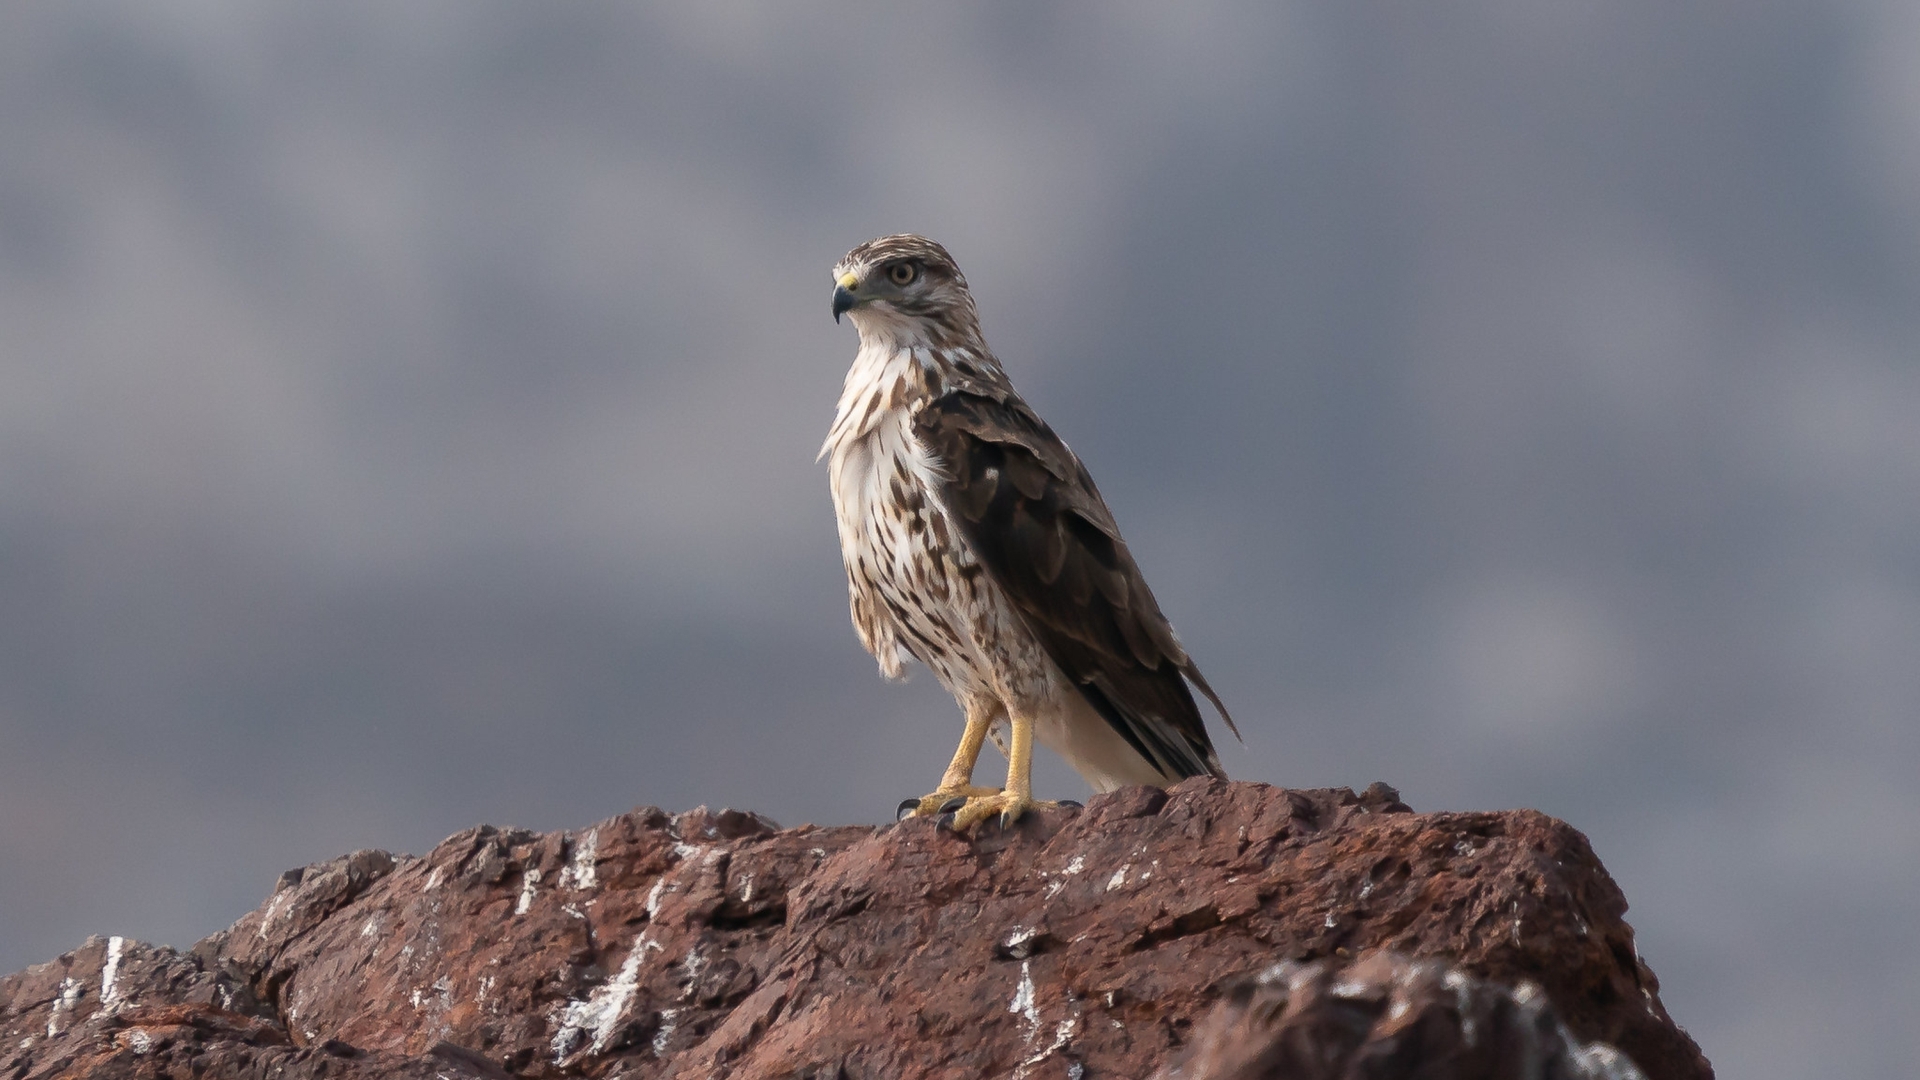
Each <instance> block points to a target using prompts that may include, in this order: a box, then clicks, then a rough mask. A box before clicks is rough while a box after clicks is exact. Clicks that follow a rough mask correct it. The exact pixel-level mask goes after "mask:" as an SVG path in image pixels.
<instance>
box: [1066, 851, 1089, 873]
mask: <svg viewBox="0 0 1920 1080" xmlns="http://www.w3.org/2000/svg"><path fill="white" fill-rule="evenodd" d="M1086 868H1087V860H1086V859H1085V858H1084V857H1082V856H1079V855H1075V856H1074V857H1073V858H1072V859H1071V860H1070V861H1069V862H1068V863H1067V868H1066V869H1065V870H1062V871H1060V872H1061V873H1063V874H1077V873H1079V872H1080V871H1082V870H1085V869H1086Z"/></svg>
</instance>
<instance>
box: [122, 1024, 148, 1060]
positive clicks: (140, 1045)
mask: <svg viewBox="0 0 1920 1080" xmlns="http://www.w3.org/2000/svg"><path fill="white" fill-rule="evenodd" d="M127 1048H128V1049H129V1050H132V1051H133V1052H134V1053H135V1054H145V1053H147V1052H148V1051H150V1050H152V1049H153V1036H151V1035H148V1034H147V1029H146V1028H134V1029H132V1030H131V1031H128V1032H127Z"/></svg>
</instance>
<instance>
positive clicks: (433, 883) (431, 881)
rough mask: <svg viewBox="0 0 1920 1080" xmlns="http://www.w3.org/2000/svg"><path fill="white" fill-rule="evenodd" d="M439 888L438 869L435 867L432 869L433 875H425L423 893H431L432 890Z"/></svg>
mask: <svg viewBox="0 0 1920 1080" xmlns="http://www.w3.org/2000/svg"><path fill="white" fill-rule="evenodd" d="M439 887H440V868H439V867H437V866H436V867H434V868H433V873H431V874H428V875H427V887H426V890H425V891H427V892H432V891H433V890H435V889H437V888H439Z"/></svg>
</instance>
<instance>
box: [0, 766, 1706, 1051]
mask: <svg viewBox="0 0 1920 1080" xmlns="http://www.w3.org/2000/svg"><path fill="white" fill-rule="evenodd" d="M1625 909H1626V903H1625V900H1624V899H1623V898H1622V896H1621V894H1620V891H1619V889H1618V888H1617V887H1616V886H1615V885H1614V883H1613V882H1612V881H1611V880H1610V879H1609V878H1608V877H1607V874H1606V872H1605V870H1604V869H1603V868H1602V867H1601V865H1600V863H1599V861H1598V860H1597V859H1596V858H1595V857H1594V855H1593V852H1592V850H1591V849H1590V848H1589V847H1588V845H1587V842H1586V839H1585V838H1584V837H1582V836H1581V835H1580V833H1578V832H1577V831H1575V830H1574V829H1572V828H1571V827H1569V826H1567V825H1566V824H1564V823H1562V822H1559V821H1555V820H1553V819H1551V818H1548V817H1546V816H1544V815H1541V814H1537V813H1533V812H1530V811H1509V812H1503V813H1468V814H1414V813H1412V812H1411V811H1410V810H1409V809H1408V808H1407V807H1406V806H1404V805H1402V804H1401V803H1400V802H1399V800H1398V797H1397V795H1395V794H1394V792H1393V791H1392V790H1391V789H1389V788H1386V787H1385V786H1384V785H1375V786H1374V787H1372V788H1369V789H1368V790H1367V791H1366V792H1365V793H1362V794H1359V795H1356V794H1354V793H1353V792H1351V791H1347V790H1344V789H1336V790H1313V791H1288V790H1282V789H1278V788H1272V787H1268V786H1266V785H1262V784H1248V783H1226V782H1221V781H1215V780H1204V779H1203V780H1192V781H1187V782H1185V783H1183V784H1180V785H1179V786H1177V787H1175V788H1173V789H1170V790H1169V791H1166V792H1161V791H1157V790H1152V789H1145V788H1132V789H1127V790H1123V791H1119V792H1114V793H1112V794H1110V795H1104V796H1100V797H1098V798H1095V799H1094V800H1092V801H1091V802H1090V803H1089V804H1088V805H1087V807H1086V808H1085V809H1084V810H1077V811H1075V810H1061V811H1045V812H1037V813H1034V814H1031V815H1029V816H1028V817H1027V818H1026V819H1024V820H1023V821H1021V822H1019V823H1018V824H1017V825H1016V826H1014V827H1013V828H1012V829H1010V830H1008V831H1006V832H1004V833H1002V832H998V831H994V830H991V829H990V830H988V831H986V832H985V833H984V834H983V835H981V836H980V837H978V838H968V837H964V836H958V835H955V834H954V833H952V832H951V831H948V830H945V829H942V828H940V827H938V826H936V825H935V824H934V823H932V822H929V821H908V822H904V823H901V824H899V825H893V826H888V827H885V828H880V829H873V828H866V827H857V828H856V827H845V828H816V827H813V826H801V827H799V828H794V829H786V830H782V829H780V828H778V827H777V826H775V825H774V824H773V823H772V822H770V821H767V820H766V819H764V818H761V817H758V816H755V815H751V814H744V813H739V812H736V811H722V812H718V813H715V812H710V811H707V810H705V809H700V810H694V811H691V812H688V813H685V814H680V815H677V816H672V817H670V816H668V815H667V814H665V813H662V812H661V811H659V810H655V809H651V808H646V809H640V810H636V811H634V812H632V813H629V814H625V815H622V816H620V817H616V818H611V819H609V820H607V821H603V822H601V823H600V824H598V825H596V826H593V827H592V828H589V829H585V830H581V831H578V832H565V833H546V834H536V833H530V832H524V831H519V830H500V829H494V828H488V827H481V828H477V829H472V830H468V831H467V832H463V833H460V834H458V835H456V836H453V837H451V838H449V839H448V840H447V841H445V842H444V843H442V844H441V845H440V846H439V847H437V848H435V849H434V850H433V851H432V852H430V853H428V854H427V855H426V856H425V857H421V858H412V857H404V856H390V855H387V854H385V853H383V852H358V853H355V854H353V855H350V856H347V857H345V858H341V859H336V860H334V861H332V862H329V863H323V864H320V865H317V866H312V867H307V868H305V869H304V870H299V871H292V872H289V873H288V874H286V875H283V876H282V878H281V880H280V882H279V884H278V886H277V887H276V889H275V891H274V892H273V894H272V895H271V896H270V897H269V898H268V899H267V901H266V903H265V904H263V905H262V906H261V907H260V909H259V910H257V911H255V912H253V913H251V914H249V915H247V916H246V917H244V918H242V919H241V920H240V921H239V922H238V923H235V924H234V925H233V926H232V927H231V928H230V929H228V930H226V931H224V932H222V933H220V934H217V935H215V936H213V937H211V938H208V939H207V940H205V941H203V942H201V943H199V944H198V945H196V946H195V947H194V948H193V949H192V950H190V951H188V952H184V953H178V952H175V951H173V950H170V949H164V948H155V947H151V946H147V945H142V944H139V943H136V942H130V941H125V940H123V939H119V938H113V939H108V940H100V939H94V940H92V941H89V942H88V943H87V944H86V945H85V946H84V947H82V948H80V949H78V950H76V951H75V952H73V953H70V954H68V955H65V956H62V957H61V958H59V959H58V960H56V961H53V962H52V963H49V964H42V965H40V966H38V967H34V968H31V969H28V970H27V971H25V972H22V973H19V974H16V975H13V976H9V977H7V978H5V979H0V1080H26V1078H28V1077H33V1078H39V1077H48V1078H51V1077H56V1076H79V1077H101V1078H104V1077H119V1076H129V1077H131V1076H183V1077H184V1076H188V1075H192V1076H204V1077H251V1076H260V1077H267V1076H282V1077H304V1076H313V1077H374V1076H403V1077H411V1076H419V1077H430V1076H447V1077H453V1076H465V1077H494V1078H497V1077H502V1076H510V1075H511V1076H531V1077H547V1076H607V1077H612V1076H631V1077H710V1076H724V1077H738V1078H747V1077H768V1078H784V1077H794V1078H799V1077H808V1078H814V1077H832V1078H849V1080H854V1078H869V1077H871V1078H881V1077H886V1078H895V1077H901V1078H904V1077H954V1078H960V1077H966V1078H974V1077H982V1076H1023V1077H1035V1078H1039V1077H1084V1078H1089V1080H1097V1078H1101V1077H1110V1076H1124V1077H1135V1078H1138V1077H1145V1076H1147V1075H1149V1074H1152V1073H1154V1072H1155V1070H1157V1069H1163V1068H1164V1069H1170V1070H1172V1071H1169V1072H1167V1073H1165V1074H1164V1075H1166V1076H1169V1077H1172V1076H1181V1077H1201V1076H1206V1077H1227V1076H1234V1077H1240V1076H1247V1077H1251V1076H1265V1075H1294V1074H1293V1073H1273V1072H1261V1071H1251V1072H1250V1071H1246V1070H1247V1069H1249V1068H1265V1066H1260V1065H1259V1064H1258V1063H1259V1062H1262V1061H1267V1060H1269V1059H1271V1060H1283V1059H1281V1058H1271V1054H1269V1056H1268V1057H1262V1056H1261V1055H1262V1054H1268V1053H1269V1051H1270V1050H1271V1047H1272V1046H1276V1045H1284V1046H1287V1047H1292V1048H1293V1050H1288V1051H1286V1052H1287V1053H1293V1052H1295V1051H1300V1052H1310V1053H1314V1054H1319V1055H1320V1056H1319V1058H1316V1059H1315V1060H1322V1059H1324V1060H1326V1061H1334V1060H1341V1061H1355V1060H1365V1061H1371V1062H1374V1065H1373V1066H1369V1067H1370V1068H1372V1069H1373V1071H1356V1072H1351V1073H1333V1072H1327V1073H1300V1074H1299V1075H1303V1076H1319V1075H1329V1076H1331V1075H1356V1076H1359V1075H1364V1076H1377V1077H1382V1078H1385V1077H1389V1076H1401V1075H1407V1076H1412V1075H1416V1072H1414V1071H1406V1070H1404V1069H1403V1071H1401V1072H1393V1071H1390V1070H1388V1071H1383V1070H1384V1069H1385V1067H1384V1066H1380V1065H1379V1062H1382V1061H1387V1062H1391V1061H1395V1060H1398V1061H1402V1063H1403V1064H1407V1063H1411V1064H1412V1065H1414V1066H1418V1065H1419V1064H1420V1062H1421V1061H1427V1062H1429V1064H1430V1066H1431V1067H1430V1068H1429V1069H1428V1071H1426V1072H1418V1073H1417V1075H1421V1076H1456V1075H1457V1076H1479V1075H1487V1076H1493V1075H1498V1076H1509V1075H1511V1076H1515V1077H1521V1076H1533V1075H1541V1076H1581V1075H1592V1076H1623V1077H1624V1076H1631V1075H1633V1073H1632V1068H1633V1065H1637V1066H1638V1068H1639V1069H1640V1070H1641V1071H1642V1072H1643V1073H1644V1074H1645V1075H1646V1076H1649V1077H1654V1078H1657V1080H1668V1078H1673V1080H1694V1078H1706V1077H1710V1076H1711V1075H1712V1074H1711V1071H1710V1070H1709V1068H1708V1066H1707V1063H1706V1061H1705V1059H1704V1058H1702V1057H1701V1055H1700V1053H1699V1051H1698V1049H1697V1048H1695V1047H1694V1045H1693V1043H1692V1042H1691V1040H1689V1039H1688V1038H1687V1036H1686V1035H1685V1033H1684V1032H1682V1031H1680V1029H1679V1028H1677V1027H1676V1026H1675V1025H1674V1024H1673V1022H1672V1021H1671V1020H1670V1019H1669V1018H1668V1017H1667V1015H1666V1012H1665V1010H1664V1009H1663V1008H1662V1006H1661V1004H1660V998H1659V992H1658V990H1659V988H1658V983H1657V981H1656V980H1655V979H1654V977H1653V973H1652V972H1651V971H1649V970H1648V969H1647V968H1646V966H1645V965H1644V964H1643V963H1642V962H1641V961H1640V959H1639V956H1638V954H1637V953H1636V952H1635V950H1634V946H1633V932H1632V930H1631V928H1629V927H1628V926H1627V925H1626V924H1625V923H1624V922H1623V921H1622V915H1623V914H1624V912H1625ZM1276 965H1279V966H1276ZM1316 965H1317V966H1316ZM1210 1010H1211V1011H1210ZM1409 1018H1411V1019H1409ZM1409 1025H1411V1027H1410V1026H1409ZM1409 1031H1413V1032H1417V1033H1418V1038H1415V1037H1413V1036H1411V1035H1408V1034H1407V1033H1408V1032H1409ZM1449 1032H1450V1034H1449ZM1528 1033H1531V1034H1528ZM1202 1036H1204V1037H1202ZM1530 1039H1531V1040H1532V1041H1529V1040H1530ZM1262 1040H1265V1042H1262ZM1316 1040H1318V1041H1316ZM1449 1040H1450V1041H1449ZM1263 1047H1265V1048H1266V1049H1263ZM1369 1047H1371V1048H1372V1049H1368V1048H1369ZM1449 1047H1451V1048H1452V1049H1448V1048H1449ZM1502 1047H1506V1048H1509V1049H1510V1050H1512V1052H1513V1053H1521V1051H1520V1050H1514V1049H1512V1048H1524V1047H1534V1048H1536V1049H1539V1053H1536V1054H1534V1056H1533V1057H1530V1058H1526V1059H1525V1060H1526V1061H1533V1062H1534V1063H1535V1066H1536V1067H1537V1069H1547V1066H1546V1065H1544V1064H1541V1063H1544V1062H1547V1061H1549V1060H1561V1059H1564V1060H1565V1061H1569V1062H1574V1063H1576V1064H1581V1067H1582V1068H1591V1069H1601V1068H1602V1067H1605V1068H1612V1069H1614V1070H1615V1071H1613V1072H1606V1071H1590V1072H1587V1073H1581V1072H1572V1071H1567V1069H1566V1068H1563V1067H1560V1066H1555V1067H1554V1068H1558V1069H1559V1070H1560V1071H1551V1070H1548V1071H1536V1072H1532V1073H1529V1072H1524V1071H1499V1070H1507V1069H1508V1066H1506V1065H1501V1066H1499V1070H1497V1071H1492V1072H1480V1071H1471V1070H1474V1069H1479V1068H1481V1067H1482V1064H1483V1063H1486V1062H1505V1061H1509V1058H1505V1057H1500V1056H1499V1055H1500V1054H1503V1053H1508V1052H1509V1050H1503V1049H1501V1048H1502ZM1210 1048H1211V1049H1210ZM1236 1048H1237V1049H1236ZM1409 1048H1412V1049H1409ZM1215 1051H1217V1052H1215ZM1208 1053H1213V1056H1212V1057H1207V1056H1206V1055H1207V1054H1208ZM1525 1053H1533V1051H1531V1050H1528V1051H1525ZM1235 1054H1238V1056H1237V1057H1235V1056H1234V1055H1235ZM1395 1054H1398V1055H1400V1057H1398V1058H1395V1057H1394V1055H1395ZM1447 1054H1452V1055H1453V1056H1452V1057H1451V1058H1447V1057H1445V1055H1447ZM1553 1054H1560V1055H1561V1058H1560V1059H1554V1058H1552V1055H1553ZM1341 1055H1344V1056H1341ZM1368 1055H1372V1056H1371V1057H1369V1056H1368ZM1409 1055H1412V1056H1409ZM1420 1055H1426V1056H1425V1057H1421V1056H1420ZM1522 1056H1523V1057H1524V1054H1523V1055H1522ZM1287 1060H1290V1059H1287ZM1512 1060H1520V1059H1519V1058H1513V1059H1512ZM1446 1061H1450V1062H1452V1063H1453V1064H1452V1066H1450V1067H1451V1069H1452V1071H1448V1070H1447V1069H1446V1068H1441V1067H1440V1065H1439V1063H1442V1062H1446ZM1629 1061H1630V1062H1631V1063H1632V1064H1628V1062H1629ZM1248 1062H1252V1063H1254V1064H1252V1065H1249V1064H1247V1063H1248ZM1522 1064H1524V1062H1522ZM1487 1067H1488V1068H1493V1066H1487ZM1231 1068H1239V1069H1241V1071H1239V1072H1233V1071H1223V1070H1230V1069H1231ZM1513 1068H1514V1069H1516V1070H1517V1069H1518V1066H1514V1067H1513ZM1462 1069H1466V1070H1469V1071H1461V1070H1462ZM1208 1070H1212V1071H1208Z"/></svg>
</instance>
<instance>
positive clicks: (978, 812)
mask: <svg viewBox="0 0 1920 1080" xmlns="http://www.w3.org/2000/svg"><path fill="white" fill-rule="evenodd" d="M1079 806H1080V804H1079V803H1077V802H1067V801H1063V802H1053V801H1050V800H1047V799H1035V798H1034V797H1033V796H1031V795H1023V794H1021V793H1019V792H1017V791H997V792H995V793H993V794H992V795H981V796H976V797H974V798H970V799H968V800H966V802H965V803H964V804H963V805H961V806H958V807H952V808H951V813H952V815H953V817H952V825H953V831H954V832H970V831H972V830H973V829H974V828H976V827H977V826H979V825H981V824H984V823H985V822H986V821H988V820H990V819H993V818H998V819H999V821H1000V827H1001V828H1003V829H1004V828H1007V827H1008V826H1010V825H1012V824H1013V823H1014V822H1016V821H1019V820H1020V818H1021V815H1023V814H1025V813H1026V812H1027V811H1028V810H1032V809H1036V808H1038V809H1041V810H1058V809H1063V808H1068V807H1072V808H1076V809H1077V808H1078V807H1079ZM946 813H947V811H946V808H943V811H942V814H941V817H942V819H943V820H944V819H945V818H946Z"/></svg>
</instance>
